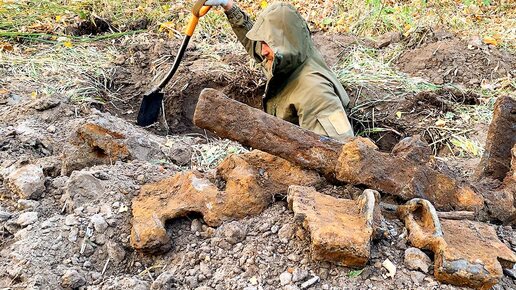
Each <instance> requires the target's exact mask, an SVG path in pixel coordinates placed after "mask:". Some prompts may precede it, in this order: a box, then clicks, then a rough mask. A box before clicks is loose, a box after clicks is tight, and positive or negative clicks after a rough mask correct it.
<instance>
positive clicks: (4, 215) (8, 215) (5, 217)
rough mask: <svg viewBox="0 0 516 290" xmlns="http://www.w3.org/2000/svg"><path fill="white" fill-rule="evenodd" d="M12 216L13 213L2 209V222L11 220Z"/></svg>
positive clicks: (0, 212)
mask: <svg viewBox="0 0 516 290" xmlns="http://www.w3.org/2000/svg"><path fill="white" fill-rule="evenodd" d="M11 216H12V213H10V212H7V211H5V210H2V209H0V222H4V221H6V220H8V219H10V218H11Z"/></svg>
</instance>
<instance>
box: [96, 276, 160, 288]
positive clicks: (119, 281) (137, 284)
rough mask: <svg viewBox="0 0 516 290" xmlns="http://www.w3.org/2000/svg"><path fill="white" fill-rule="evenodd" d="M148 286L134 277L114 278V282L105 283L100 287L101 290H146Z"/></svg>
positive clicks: (145, 282)
mask: <svg viewBox="0 0 516 290" xmlns="http://www.w3.org/2000/svg"><path fill="white" fill-rule="evenodd" d="M149 288H150V285H149V283H148V282H147V281H143V280H140V279H139V278H137V277H136V276H135V277H116V278H115V279H114V280H111V281H110V280H108V281H107V282H106V281H105V282H104V283H103V286H102V288H101V289H102V290H118V289H131V290H148V289H149Z"/></svg>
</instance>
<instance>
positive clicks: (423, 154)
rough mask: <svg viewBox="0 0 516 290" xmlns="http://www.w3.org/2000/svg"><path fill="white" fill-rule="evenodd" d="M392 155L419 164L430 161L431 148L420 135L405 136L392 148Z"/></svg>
mask: <svg viewBox="0 0 516 290" xmlns="http://www.w3.org/2000/svg"><path fill="white" fill-rule="evenodd" d="M392 154H393V155H394V156H397V157H400V158H405V159H409V160H412V161H415V162H417V163H420V164H424V163H427V162H428V161H430V159H431V156H432V150H431V149H430V146H428V143H426V142H425V141H424V140H422V139H421V136H420V135H414V136H412V137H406V138H404V139H402V140H401V141H400V142H399V143H398V144H396V145H395V146H394V148H392Z"/></svg>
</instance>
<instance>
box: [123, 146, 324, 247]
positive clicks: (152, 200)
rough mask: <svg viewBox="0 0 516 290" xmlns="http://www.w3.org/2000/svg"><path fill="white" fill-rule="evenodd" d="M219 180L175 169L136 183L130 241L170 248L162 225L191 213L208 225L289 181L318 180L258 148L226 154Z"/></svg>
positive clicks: (256, 203) (253, 209)
mask: <svg viewBox="0 0 516 290" xmlns="http://www.w3.org/2000/svg"><path fill="white" fill-rule="evenodd" d="M217 173H218V178H220V179H222V180H223V181H224V182H225V188H224V190H220V189H219V188H217V186H216V185H215V184H213V183H212V182H211V181H210V180H208V179H207V178H205V177H204V176H203V175H202V174H201V173H198V172H184V173H179V174H177V175H175V176H173V177H170V178H167V179H165V180H162V181H160V182H157V183H153V184H147V185H145V186H143V187H142V189H141V191H140V194H139V195H138V196H137V197H135V198H134V200H133V205H132V209H133V228H132V231H131V245H132V246H133V247H134V248H135V249H137V250H142V251H148V252H161V251H166V250H168V249H169V248H170V238H169V237H168V235H167V233H166V230H165V227H164V224H165V222H166V221H167V220H169V219H173V218H177V217H181V216H185V215H187V214H189V213H192V212H196V213H200V214H201V215H202V216H203V219H204V221H205V222H206V224H208V225H209V226H218V225H220V224H221V223H222V222H223V221H227V220H235V219H241V218H244V217H246V216H249V215H256V214H259V213H261V212H262V211H263V210H264V209H265V208H266V207H267V206H268V205H269V204H270V203H271V202H272V200H273V197H274V195H277V194H286V191H287V188H288V186H289V185H291V184H299V185H307V186H318V185H320V183H321V182H322V181H323V179H322V178H321V177H320V176H319V175H318V174H317V173H315V172H313V171H306V170H302V169H301V168H300V167H298V166H295V165H292V164H291V163H290V162H288V161H286V160H284V159H281V158H279V157H276V156H273V155H270V154H267V153H265V152H261V151H258V150H255V151H252V152H250V153H246V154H242V155H230V156H228V157H227V158H226V159H225V160H224V161H223V162H222V163H221V164H220V165H219V167H218V168H217Z"/></svg>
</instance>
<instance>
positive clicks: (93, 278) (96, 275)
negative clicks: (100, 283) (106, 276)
mask: <svg viewBox="0 0 516 290" xmlns="http://www.w3.org/2000/svg"><path fill="white" fill-rule="evenodd" d="M100 277H102V273H100V272H93V273H91V279H92V280H93V281H95V280H97V279H100Z"/></svg>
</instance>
